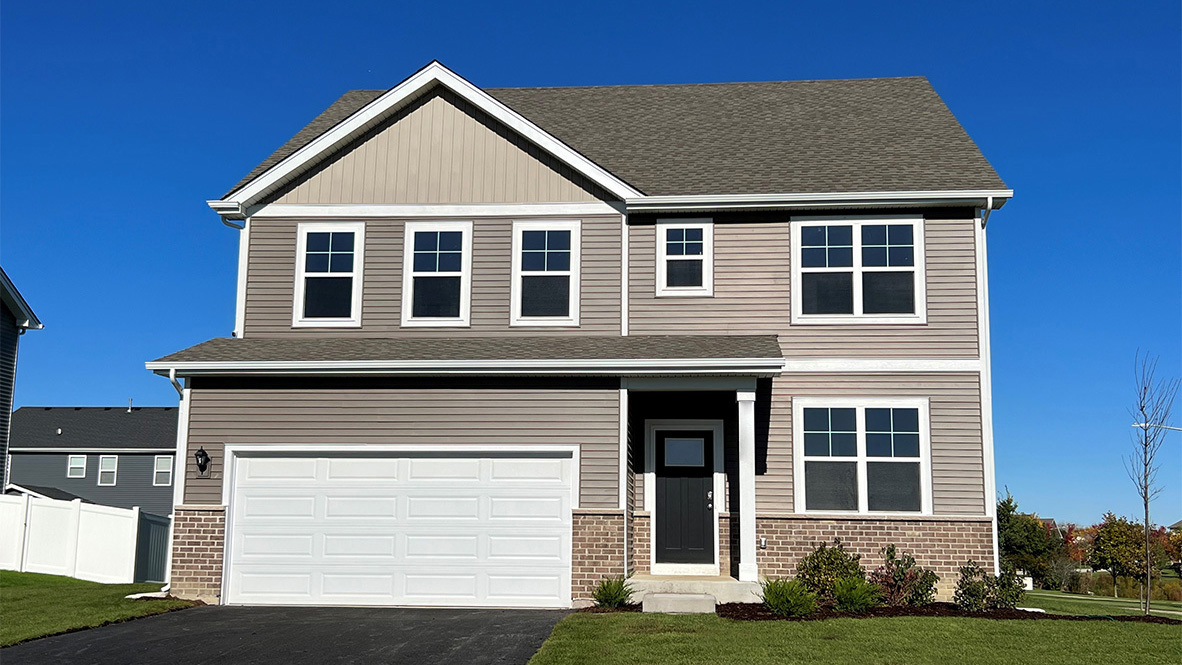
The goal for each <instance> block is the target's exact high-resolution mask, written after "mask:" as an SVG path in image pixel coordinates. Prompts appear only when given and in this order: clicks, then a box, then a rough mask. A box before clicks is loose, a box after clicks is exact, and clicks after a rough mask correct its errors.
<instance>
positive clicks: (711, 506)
mask: <svg viewBox="0 0 1182 665" xmlns="http://www.w3.org/2000/svg"><path fill="white" fill-rule="evenodd" d="M706 510H714V504H713V503H708V504H706Z"/></svg>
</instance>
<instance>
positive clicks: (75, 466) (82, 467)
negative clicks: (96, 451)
mask: <svg viewBox="0 0 1182 665" xmlns="http://www.w3.org/2000/svg"><path fill="white" fill-rule="evenodd" d="M66 477H67V478H85V477H86V455H70V456H69V459H68V460H67V461H66Z"/></svg>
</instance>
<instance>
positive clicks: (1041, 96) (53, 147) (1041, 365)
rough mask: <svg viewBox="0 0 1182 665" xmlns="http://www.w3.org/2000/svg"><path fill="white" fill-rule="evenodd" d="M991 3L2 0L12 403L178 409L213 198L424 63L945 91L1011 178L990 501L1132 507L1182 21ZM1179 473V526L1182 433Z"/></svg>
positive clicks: (535, 73)
mask: <svg viewBox="0 0 1182 665" xmlns="http://www.w3.org/2000/svg"><path fill="white" fill-rule="evenodd" d="M822 4H824V5H825V6H823V7H822V6H820V5H822ZM972 4H973V3H948V2H933V3H877V2H873V3H839V2H833V3H769V4H767V5H764V6H760V5H755V4H747V3H717V2H707V3H701V4H700V5H697V4H695V3H693V2H676V3H668V4H663V5H662V4H652V5H649V6H647V7H646V8H637V7H635V6H634V3H553V2H545V3H522V4H511V3H492V4H489V3H473V4H471V5H467V4H465V3H459V2H455V3H388V2H375V3H372V6H367V5H365V4H353V3H346V2H340V3H333V4H331V5H329V6H327V8H326V7H323V6H321V7H317V6H315V5H314V4H313V3H308V4H307V6H305V7H301V6H300V3H298V2H285V3H271V4H270V5H267V4H264V3H225V4H223V3H213V2H201V3H171V2H165V3H160V2H145V3H138V4H135V3H121V2H109V3H62V2H42V3H33V2H23V3H22V2H6V3H4V5H3V9H2V14H0V259H2V261H3V265H4V267H5V269H6V270H7V271H8V273H9V275H10V276H11V277H12V278H13V279H14V280H15V281H16V283H17V285H18V286H19V287H20V289H21V290H22V292H23V293H24V294H25V296H26V297H27V298H28V299H29V301H30V302H31V303H32V304H33V306H34V307H35V309H36V311H37V312H38V314H39V315H40V316H41V317H42V318H43V319H44V320H45V322H46V324H47V327H46V329H45V330H43V331H40V332H36V333H31V334H29V335H28V336H26V337H25V338H24V340H23V342H22V345H21V356H20V373H19V376H18V380H17V394H16V402H17V405H18V406H19V405H108V404H114V405H117V404H123V403H125V402H126V400H127V399H128V398H134V399H135V402H136V403H137V404H141V405H149V404H157V405H164V404H175V402H176V396H175V393H174V392H173V391H172V389H171V387H169V385H168V382H167V381H166V380H164V379H162V378H159V377H155V376H153V375H151V374H149V373H148V372H147V371H145V370H144V368H143V362H144V361H145V360H149V359H152V358H155V357H158V356H161V355H164V354H166V353H169V352H171V351H175V350H177V349H180V348H182V347H185V346H189V345H191V344H194V343H197V342H200V341H203V340H205V339H208V338H210V337H215V336H224V335H228V334H229V333H230V330H231V329H232V327H233V314H234V312H233V309H234V283H235V270H236V263H235V253H236V249H237V245H236V234H235V233H234V232H233V231H231V230H229V229H227V228H226V227H224V226H222V225H221V224H219V223H218V220H217V217H216V215H214V213H213V212H212V211H210V210H209V209H208V208H207V207H206V206H205V203H204V201H205V200H206V199H208V198H216V197H217V196H218V195H220V194H221V193H222V192H224V191H225V190H226V189H227V188H228V187H229V186H230V185H232V184H233V183H234V182H235V181H237V180H238V178H239V177H241V176H242V175H243V174H245V173H246V172H247V171H248V170H249V169H250V168H251V167H252V166H254V164H256V163H257V162H259V161H261V160H262V158H264V157H265V156H266V155H267V154H269V153H270V152H271V151H272V150H273V149H274V148H275V147H277V146H278V145H279V144H281V143H282V142H283V141H284V140H286V139H287V138H288V137H289V136H290V135H291V134H293V133H294V132H295V131H296V130H297V129H299V128H300V127H301V126H302V125H303V124H304V123H306V122H307V121H308V120H310V119H311V118H312V117H313V116H314V115H315V114H316V113H318V112H319V111H320V110H322V109H323V108H324V107H326V106H327V105H328V104H329V103H331V102H332V101H333V100H334V99H335V98H336V97H337V96H338V95H339V94H341V93H342V92H343V91H345V90H347V89H350V88H387V87H389V86H391V85H393V84H395V83H397V82H398V81H399V80H401V79H402V78H404V77H405V76H407V75H408V74H410V73H412V72H413V71H414V70H416V69H418V68H419V67H420V66H422V65H423V64H425V63H426V62H428V61H430V60H431V59H433V58H438V59H439V60H441V61H442V62H444V64H446V65H448V66H449V67H451V68H453V69H454V70H456V71H457V72H458V73H460V74H461V75H462V76H465V77H467V78H468V79H469V80H471V81H473V82H474V83H476V84H477V85H481V86H486V87H492V86H545V85H593V84H620V83H691V82H712V81H737V80H781V79H812V78H851V77H871V76H901V75H925V76H927V77H929V78H930V79H931V81H932V83H933V84H934V85H935V87H936V89H937V91H939V93H940V94H941V95H942V96H943V97H944V99H945V101H946V102H947V103H948V105H949V106H950V107H951V108H952V110H953V112H954V113H955V114H956V115H957V117H958V118H959V119H960V121H961V122H962V123H963V124H964V126H965V128H966V129H967V130H968V132H969V133H970V134H971V135H972V136H973V138H974V139H975V140H976V141H977V143H978V144H979V145H980V146H981V147H982V149H983V151H984V153H985V155H986V157H988V158H989V159H990V161H991V162H992V163H993V164H994V166H995V167H996V168H997V170H998V171H999V172H1000V173H1001V175H1002V177H1003V178H1005V180H1006V181H1007V182H1008V183H1009V185H1010V186H1011V187H1013V188H1014V189H1015V190H1016V196H1015V199H1014V200H1013V201H1012V202H1010V203H1009V204H1008V205H1007V206H1006V207H1005V209H1003V210H1002V211H1000V212H998V213H996V214H994V216H993V218H992V220H991V221H990V224H989V259H990V278H991V287H990V288H991V297H992V305H993V310H992V312H993V361H994V364H993V368H994V396H995V399H994V409H995V418H996V446H997V480H998V486H999V488H1000V487H1003V486H1008V487H1009V488H1010V490H1011V491H1012V492H1013V493H1014V494H1015V495H1016V496H1017V497H1018V499H1019V501H1020V503H1021V505H1022V507H1023V508H1024V509H1027V510H1037V511H1038V512H1040V513H1041V514H1044V515H1049V516H1054V517H1057V518H1060V519H1067V520H1073V521H1079V522H1092V521H1096V520H1098V519H1099V517H1100V514H1101V513H1102V512H1103V511H1104V510H1107V509H1112V510H1115V511H1117V512H1119V513H1128V514H1136V513H1137V499H1136V495H1135V494H1134V491H1133V488H1132V485H1131V483H1130V482H1129V481H1128V480H1127V478H1126V477H1125V474H1124V471H1123V470H1122V468H1121V455H1122V454H1124V453H1125V452H1126V451H1127V449H1128V445H1129V439H1128V437H1129V427H1128V425H1129V423H1130V422H1131V419H1130V418H1129V416H1128V415H1127V413H1126V407H1127V405H1128V403H1129V398H1130V394H1131V392H1132V366H1133V356H1134V353H1135V351H1136V350H1137V349H1138V348H1141V349H1143V350H1149V351H1150V352H1152V353H1155V354H1160V355H1161V359H1162V369H1163V370H1165V371H1166V372H1167V373H1170V374H1173V375H1178V374H1180V373H1182V371H1180V368H1182V348H1180V346H1182V288H1180V285H1182V265H1180V256H1182V220H1180V211H1182V198H1180V182H1182V168H1180V155H1182V145H1180V127H1182V112H1180V98H1182V89H1180V72H1179V63H1180V62H1182V48H1180V37H1179V35H1180V34H1182V29H1180V16H1179V6H1178V3H1177V2H1144V3H1094V4H1088V3H1070V4H1067V3H1030V2H1016V3H993V4H991V5H990V6H989V9H988V10H987V11H985V10H982V9H980V8H978V7H976V6H972ZM1118 4H1122V5H1124V6H1118ZM961 5H964V6H963V7H962V6H961ZM1179 411H1182V408H1180V409H1179ZM1178 422H1182V414H1180V415H1179V417H1176V424H1177V423H1178ZM1164 464H1165V468H1164V470H1163V474H1162V478H1163V480H1164V481H1165V484H1166V491H1165V492H1164V493H1163V495H1162V497H1161V498H1160V499H1159V500H1158V502H1157V503H1156V504H1155V511H1156V514H1157V515H1158V516H1160V519H1161V520H1162V521H1164V522H1165V523H1170V522H1173V521H1175V520H1177V519H1179V518H1182V482H1179V480H1182V434H1173V435H1171V436H1170V438H1169V439H1168V440H1167V442H1166V447H1165V451H1164Z"/></svg>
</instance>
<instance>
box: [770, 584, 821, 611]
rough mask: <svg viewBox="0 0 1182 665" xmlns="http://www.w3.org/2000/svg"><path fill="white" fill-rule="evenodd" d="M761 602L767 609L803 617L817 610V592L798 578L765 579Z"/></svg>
mask: <svg viewBox="0 0 1182 665" xmlns="http://www.w3.org/2000/svg"><path fill="white" fill-rule="evenodd" d="M760 586H761V587H762V589H763V604H764V606H765V607H767V609H768V611H769V612H771V613H773V614H779V615H780V616H786V617H805V616H808V615H810V614H812V613H813V612H815V611H817V594H815V593H813V592H812V591H809V589H808V587H807V586H805V585H804V584H803V583H802V582H800V581H799V580H784V579H773V580H765V581H764V582H763V584H762V585H760Z"/></svg>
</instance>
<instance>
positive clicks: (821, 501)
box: [793, 397, 932, 514]
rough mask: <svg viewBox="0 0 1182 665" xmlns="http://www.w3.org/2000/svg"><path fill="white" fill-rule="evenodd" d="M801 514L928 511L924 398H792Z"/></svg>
mask: <svg viewBox="0 0 1182 665" xmlns="http://www.w3.org/2000/svg"><path fill="white" fill-rule="evenodd" d="M793 421H794V429H795V432H794V433H793V439H794V450H795V459H797V460H800V463H799V464H797V465H795V466H794V474H795V481H796V506H797V508H796V509H797V511H799V512H858V513H925V514H930V513H931V510H932V508H931V505H932V497H931V494H932V492H931V479H930V478H931V459H930V458H931V455H930V449H931V445H930V441H929V426H928V402H927V400H926V399H907V398H900V399H894V398H891V399H870V398H863V399H837V398H810V397H797V398H795V399H793Z"/></svg>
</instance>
